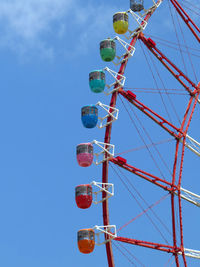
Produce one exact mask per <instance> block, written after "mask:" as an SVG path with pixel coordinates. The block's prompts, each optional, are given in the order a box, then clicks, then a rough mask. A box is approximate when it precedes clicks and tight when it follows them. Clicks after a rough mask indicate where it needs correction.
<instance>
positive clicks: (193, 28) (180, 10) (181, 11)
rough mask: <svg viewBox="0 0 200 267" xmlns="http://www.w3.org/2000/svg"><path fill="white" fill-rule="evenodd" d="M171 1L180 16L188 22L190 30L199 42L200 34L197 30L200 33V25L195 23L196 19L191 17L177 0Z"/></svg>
mask: <svg viewBox="0 0 200 267" xmlns="http://www.w3.org/2000/svg"><path fill="white" fill-rule="evenodd" d="M170 2H171V3H172V4H173V6H174V7H175V9H176V11H177V12H178V14H179V15H180V17H181V18H182V19H183V21H184V22H185V23H186V25H187V26H188V28H189V29H190V31H191V32H192V33H193V35H194V36H195V38H196V39H197V41H198V42H200V37H199V36H198V34H197V32H198V33H199V34H200V29H199V28H198V26H197V25H196V24H195V23H194V21H193V20H192V19H191V18H190V16H189V15H188V14H187V13H186V11H185V10H184V9H183V8H182V7H181V5H180V4H179V3H178V1H177V0H170Z"/></svg>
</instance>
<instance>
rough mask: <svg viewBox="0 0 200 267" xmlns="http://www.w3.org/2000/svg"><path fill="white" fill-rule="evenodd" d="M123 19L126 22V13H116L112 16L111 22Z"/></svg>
mask: <svg viewBox="0 0 200 267" xmlns="http://www.w3.org/2000/svg"><path fill="white" fill-rule="evenodd" d="M119 20H124V21H127V22H128V15H127V14H126V13H117V14H115V15H114V16H113V22H116V21H119Z"/></svg>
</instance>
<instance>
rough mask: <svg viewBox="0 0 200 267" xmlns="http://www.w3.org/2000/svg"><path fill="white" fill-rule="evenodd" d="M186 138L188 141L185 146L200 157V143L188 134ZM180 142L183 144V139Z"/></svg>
mask: <svg viewBox="0 0 200 267" xmlns="http://www.w3.org/2000/svg"><path fill="white" fill-rule="evenodd" d="M186 138H187V139H186V142H185V146H186V147H187V148H189V149H190V150H191V151H192V152H194V153H195V154H196V155H197V156H200V143H199V142H197V141H196V140H195V139H194V138H192V137H191V136H189V135H188V134H187V135H186ZM180 141H181V142H182V143H183V140H182V139H180Z"/></svg>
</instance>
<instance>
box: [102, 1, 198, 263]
mask: <svg viewBox="0 0 200 267" xmlns="http://www.w3.org/2000/svg"><path fill="white" fill-rule="evenodd" d="M160 2H162V0H160V1H159V0H158V1H157V3H160ZM171 2H172V3H173V5H174V6H175V5H176V7H175V8H176V10H177V11H178V10H179V11H178V12H179V14H180V12H183V10H182V8H180V7H179V5H178V4H177V3H178V2H177V1H176V0H171ZM155 10H156V7H155V8H153V9H150V10H149V12H148V13H147V15H146V17H145V19H144V20H145V21H148V20H149V19H150V17H151V16H152V14H153V13H154V11H155ZM183 14H184V15H185V13H184V12H183ZM181 17H182V16H181ZM186 17H187V16H186ZM182 18H183V17H182ZM187 19H188V17H187ZM184 21H185V20H184ZM185 22H186V21H185ZM189 22H190V23H191V24H192V25H193V26H194V24H193V23H192V20H188V23H186V24H187V25H188V27H189V28H190V30H191V31H192V32H193V30H192V29H191V26H190V25H189ZM143 24H144V22H142V23H141V25H143ZM198 30H199V29H198ZM193 34H194V32H193ZM194 35H195V34H194ZM195 37H196V35H195ZM138 38H140V40H142V41H143V43H144V44H145V45H146V47H147V48H148V49H149V50H150V51H151V52H152V53H153V54H154V55H155V56H156V58H157V59H159V61H160V62H161V63H162V64H163V65H164V66H165V67H166V68H167V69H168V70H169V71H170V72H171V74H172V75H173V76H174V77H175V78H176V79H177V80H178V81H179V82H180V83H181V84H182V85H183V86H184V88H185V89H186V90H187V92H188V93H189V95H190V100H189V103H188V106H187V109H186V112H185V116H184V119H183V122H182V124H181V127H180V128H177V127H175V126H174V125H172V124H171V123H169V122H168V121H167V120H165V119H164V118H163V117H161V116H159V115H158V114H156V113H155V112H154V111H152V110H151V109H149V108H148V107H147V106H145V105H144V104H143V103H141V102H139V101H138V100H137V99H136V96H135V95H134V94H132V93H131V92H128V91H127V92H126V91H124V90H123V89H122V88H121V89H120V90H119V91H115V92H114V93H113V94H112V97H111V101H110V107H111V109H112V108H113V107H115V106H116V101H117V96H118V94H119V93H120V94H121V95H122V96H124V97H125V98H126V99H127V100H128V101H129V102H131V103H132V104H133V105H134V106H136V107H137V108H138V109H139V110H141V111H142V112H143V113H144V114H146V115H147V116H148V117H149V118H151V119H152V120H154V121H155V122H156V123H157V124H158V125H160V126H161V127H162V128H163V129H165V130H166V131H167V132H168V133H169V134H171V135H172V136H173V137H174V138H175V139H176V149H175V159H174V168H173V177H172V182H171V183H170V182H167V181H165V180H163V179H161V178H159V177H156V176H154V175H152V174H149V173H147V172H145V171H142V170H140V169H138V168H136V167H133V166H131V165H129V164H127V163H126V161H125V160H123V159H122V158H121V159H120V157H117V158H112V159H110V161H112V162H113V163H115V164H117V165H119V166H120V167H123V168H124V169H127V170H128V171H130V172H132V173H134V174H136V175H138V176H140V177H142V178H144V179H146V180H148V181H149V182H152V183H154V184H155V185H158V186H159V187H161V188H163V189H165V190H168V191H170V192H172V193H171V209H172V230H173V246H167V245H163V244H157V243H152V242H146V241H141V240H135V239H130V238H124V237H117V238H115V240H116V241H121V242H126V243H129V244H134V245H139V246H143V247H147V248H152V249H157V250H161V251H165V252H168V253H173V254H174V256H175V260H176V265H177V267H179V266H180V264H179V257H178V254H179V253H180V252H182V257H183V262H184V266H185V267H186V266H187V263H186V259H185V254H184V246H183V223H182V211H181V196H180V185H181V178H182V167H183V159H184V150H185V138H186V134H187V130H188V127H189V124H190V122H191V119H192V115H193V112H194V109H195V106H196V103H197V100H198V96H199V86H200V85H198V86H197V85H195V84H194V83H193V82H192V81H191V80H190V79H189V78H188V77H187V76H186V75H185V74H184V73H183V72H182V71H181V70H179V69H178V68H177V67H176V65H175V64H173V63H172V62H171V61H170V60H169V59H168V58H167V57H166V56H165V55H164V54H163V53H162V52H161V51H159V50H158V49H157V48H156V44H155V43H154V42H153V40H151V39H150V38H149V39H146V38H145V37H144V35H143V34H142V33H140V28H138V34H136V35H134V37H133V38H132V40H131V42H130V45H131V46H134V45H135V43H136V41H137V39H138ZM128 49H129V50H130V49H131V47H129V48H128ZM127 63H128V56H125V57H124V61H123V63H122V64H121V66H120V69H119V72H118V74H120V75H123V74H124V72H125V68H126V65H127ZM120 78H121V76H119V75H118V77H117V79H120ZM186 82H187V83H188V85H187V84H185V83H186ZM117 86H118V85H117V84H116V86H115V88H117ZM189 86H190V87H193V89H194V90H192V89H190V87H189ZM193 100H194V103H193ZM192 103H193V106H192ZM191 107H192V111H191V112H190V114H189V111H190V108H191ZM110 120H111V117H108V119H107V122H110ZM184 127H185V130H184ZM111 130H112V124H109V125H107V127H106V131H105V138H104V142H105V143H108V144H109V143H110V139H111ZM180 138H183V143H182V150H181V164H180V172H179V177H178V183H177V184H176V169H177V158H178V153H179V148H180ZM105 157H107V155H105ZM108 167H109V161H105V162H104V163H103V167H102V182H103V183H108ZM175 190H177V191H178V203H179V217H180V220H179V222H180V225H179V227H180V241H181V247H178V246H177V235H176V227H177V225H176V222H175V210H174V209H175V208H174V207H175V206H174V193H173V192H174V191H175ZM102 197H103V198H105V197H106V192H103V193H102ZM102 208H103V223H104V225H109V224H110V223H109V208H108V201H107V200H106V201H104V202H102ZM108 238H109V237H108V236H107V235H106V234H105V239H108ZM106 252H107V259H108V266H109V267H114V266H115V264H114V257H113V251H112V245H111V242H107V243H106Z"/></svg>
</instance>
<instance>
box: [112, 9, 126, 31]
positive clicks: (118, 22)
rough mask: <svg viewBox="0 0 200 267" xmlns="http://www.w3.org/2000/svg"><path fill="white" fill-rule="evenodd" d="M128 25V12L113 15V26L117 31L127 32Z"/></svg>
mask: <svg viewBox="0 0 200 267" xmlns="http://www.w3.org/2000/svg"><path fill="white" fill-rule="evenodd" d="M128 25H129V24H128V14H127V13H126V12H117V13H115V14H114V15H113V28H114V30H115V32H116V33H118V34H124V33H126V32H127V30H128Z"/></svg>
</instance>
